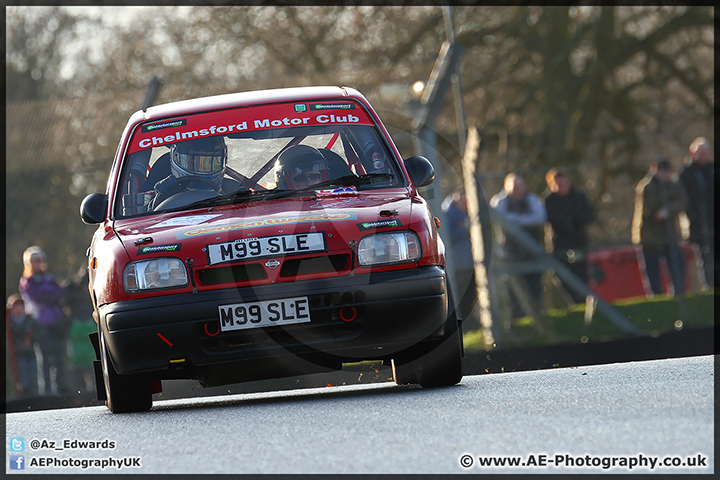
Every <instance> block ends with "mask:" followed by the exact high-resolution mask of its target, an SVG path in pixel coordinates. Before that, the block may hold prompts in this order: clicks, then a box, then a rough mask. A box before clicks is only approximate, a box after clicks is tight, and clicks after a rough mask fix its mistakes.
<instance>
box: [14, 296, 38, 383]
mask: <svg viewBox="0 0 720 480" xmlns="http://www.w3.org/2000/svg"><path fill="white" fill-rule="evenodd" d="M6 314H7V316H6V321H7V324H6V326H7V337H8V350H9V351H8V353H9V354H10V362H11V366H12V372H13V376H14V377H15V390H16V391H17V392H18V393H19V394H20V395H22V396H25V397H31V396H34V395H37V392H38V388H37V386H38V382H37V362H36V360H35V330H36V322H35V319H34V318H32V317H31V316H30V315H28V314H27V313H26V312H25V302H24V301H23V299H22V297H21V296H20V294H18V293H15V294H12V295H10V296H9V297H8V299H7V311H6Z"/></svg>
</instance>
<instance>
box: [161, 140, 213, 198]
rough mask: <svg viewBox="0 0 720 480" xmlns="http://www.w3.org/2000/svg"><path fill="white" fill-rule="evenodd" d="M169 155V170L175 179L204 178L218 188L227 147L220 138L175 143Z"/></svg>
mask: <svg viewBox="0 0 720 480" xmlns="http://www.w3.org/2000/svg"><path fill="white" fill-rule="evenodd" d="M170 155H171V159H172V161H171V162H170V170H171V171H172V174H173V175H174V176H175V177H176V178H183V177H199V178H204V179H207V180H209V181H210V183H212V184H213V185H215V187H216V188H220V185H221V184H222V180H223V177H224V175H225V164H226V163H227V147H226V146H225V141H224V140H223V138H222V137H209V138H201V139H197V140H188V141H186V142H181V143H175V144H173V146H172V148H171V154H170Z"/></svg>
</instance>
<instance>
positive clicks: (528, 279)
mask: <svg viewBox="0 0 720 480" xmlns="http://www.w3.org/2000/svg"><path fill="white" fill-rule="evenodd" d="M490 207H491V208H493V209H494V210H495V211H496V212H497V213H498V214H500V215H502V216H503V217H504V218H506V219H507V220H508V221H510V222H511V223H513V224H515V225H517V226H518V227H520V228H521V229H522V230H524V231H525V232H526V233H527V234H529V235H530V236H531V237H532V238H533V239H534V240H535V241H536V242H537V243H538V245H541V244H542V239H543V227H544V225H545V222H546V221H547V213H546V211H545V205H544V204H543V201H542V200H541V199H540V197H538V196H537V195H535V194H534V193H530V192H528V190H527V188H526V186H525V181H524V180H523V178H522V177H521V176H519V175H517V174H515V173H510V174H508V175H507V176H506V177H505V180H504V182H503V189H502V191H500V193H498V194H496V195H495V196H493V197H492V198H491V199H490ZM500 235H501V236H500V238H499V243H500V244H501V245H503V246H504V249H505V252H506V254H507V256H508V258H509V259H511V260H513V261H520V262H522V261H531V260H534V259H535V256H534V255H533V253H532V252H530V251H528V249H527V248H525V247H523V246H522V244H521V243H519V242H518V241H517V240H515V239H513V238H512V236H510V235H508V234H507V232H503V231H502V230H501V231H500ZM521 278H522V279H523V280H524V281H525V284H526V285H527V288H528V292H529V293H530V297H531V298H530V301H531V302H532V303H533V304H534V306H535V307H537V308H540V306H541V304H542V301H541V299H542V283H541V280H542V272H540V271H537V272H535V271H533V272H530V273H525V274H522V275H521ZM510 302H511V308H512V315H513V317H514V318H518V317H521V316H523V312H522V309H521V308H520V302H519V301H518V299H517V298H516V296H515V294H514V293H513V290H512V289H510Z"/></svg>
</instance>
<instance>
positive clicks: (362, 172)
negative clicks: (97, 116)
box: [115, 101, 405, 218]
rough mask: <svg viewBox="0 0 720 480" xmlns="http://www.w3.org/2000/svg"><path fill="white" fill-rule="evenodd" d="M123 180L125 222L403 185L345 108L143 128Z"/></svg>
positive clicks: (226, 114)
mask: <svg viewBox="0 0 720 480" xmlns="http://www.w3.org/2000/svg"><path fill="white" fill-rule="evenodd" d="M350 112H351V113H350ZM121 178H122V179H121V184H120V185H119V189H120V194H119V195H118V200H117V201H116V205H115V212H116V217H118V218H127V217H132V216H136V215H147V214H151V213H160V212H167V211H176V210H184V209H188V208H198V207H200V206H212V205H216V204H217V205H220V204H228V203H238V202H247V201H257V200H265V199H270V198H286V197H292V196H301V195H308V194H311V195H314V194H315V192H316V191H317V190H321V191H322V190H326V189H331V190H332V189H334V188H343V189H344V191H348V189H349V191H351V192H352V191H354V190H358V191H361V190H367V189H377V188H387V187H397V186H405V181H404V178H403V177H402V176H401V175H400V174H399V168H398V165H397V163H396V160H395V159H394V158H393V156H392V154H391V153H390V151H389V149H388V147H387V145H386V144H385V142H384V141H383V140H382V137H381V135H379V130H378V129H377V127H376V126H375V125H374V123H373V122H372V119H371V117H370V116H369V115H367V113H365V111H364V110H363V109H362V107H360V105H356V104H354V103H351V102H347V101H345V102H335V103H332V102H331V103H329V104H328V103H327V102H326V103H324V104H313V103H307V104H297V103H292V104H280V105H277V104H275V105H271V106H256V107H246V108H238V109H232V110H224V111H221V112H209V113H202V114H195V115H188V116H184V117H179V118H173V119H168V120H165V121H161V122H158V121H154V122H152V123H149V124H143V125H140V126H139V127H137V128H136V129H135V132H134V134H133V137H132V138H131V140H130V143H129V147H128V153H127V154H126V156H125V159H124V165H123V173H122V177H121Z"/></svg>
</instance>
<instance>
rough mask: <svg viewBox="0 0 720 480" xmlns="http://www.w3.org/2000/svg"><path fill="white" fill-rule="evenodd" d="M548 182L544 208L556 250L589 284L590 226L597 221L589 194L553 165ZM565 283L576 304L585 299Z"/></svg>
mask: <svg viewBox="0 0 720 480" xmlns="http://www.w3.org/2000/svg"><path fill="white" fill-rule="evenodd" d="M545 181H546V182H547V185H548V188H549V189H550V194H549V195H547V196H546V197H545V210H546V211H547V219H548V222H549V223H550V226H551V227H552V248H553V253H554V255H555V256H556V257H557V258H558V259H559V260H560V261H561V262H562V263H563V264H565V266H567V267H568V269H570V271H571V272H573V273H574V274H575V275H577V276H578V277H579V278H580V279H581V280H582V281H584V282H585V283H587V281H588V270H587V255H588V239H587V225H588V223H590V222H593V221H594V220H595V211H594V210H593V207H592V205H591V204H590V201H589V200H588V198H587V196H586V195H585V194H584V193H583V192H581V191H580V190H577V189H576V188H575V187H573V185H572V182H571V181H570V178H569V177H568V175H567V173H566V172H565V171H563V170H559V169H557V168H551V169H550V170H549V171H548V172H547V174H546V175H545ZM563 283H564V284H565V289H566V290H567V291H568V293H569V294H570V297H571V298H572V299H573V301H574V302H575V303H581V302H584V301H585V297H584V296H583V295H581V294H579V293H577V292H576V291H575V290H574V289H572V288H567V283H565V282H563Z"/></svg>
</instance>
